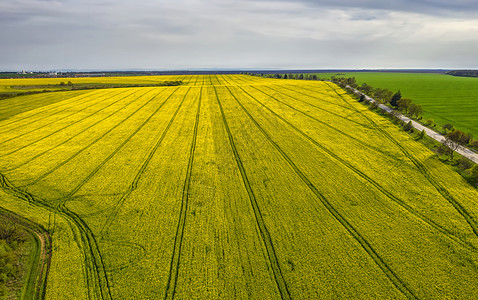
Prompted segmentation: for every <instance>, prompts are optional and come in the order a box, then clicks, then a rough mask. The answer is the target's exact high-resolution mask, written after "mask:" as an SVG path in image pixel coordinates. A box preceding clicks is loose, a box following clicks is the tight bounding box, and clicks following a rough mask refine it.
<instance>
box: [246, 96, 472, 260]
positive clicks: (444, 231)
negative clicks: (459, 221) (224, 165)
mask: <svg viewBox="0 0 478 300" xmlns="http://www.w3.org/2000/svg"><path fill="white" fill-rule="evenodd" d="M238 88H240V89H241V90H242V91H243V92H244V93H245V94H246V95H248V96H249V98H251V99H253V100H254V101H256V102H257V103H259V105H261V106H262V107H264V108H265V109H267V110H268V111H269V112H271V113H272V114H273V115H274V116H276V117H277V118H278V119H280V120H281V121H282V122H284V123H285V124H287V125H288V126H289V127H291V128H292V129H294V130H295V131H296V132H298V133H299V134H300V135H301V136H303V137H304V138H305V139H306V140H308V141H309V142H311V143H312V144H314V145H315V146H316V147H317V148H319V149H320V150H322V151H323V152H325V153H326V154H328V155H329V156H331V157H332V158H334V159H335V160H337V161H338V162H339V163H341V164H342V165H344V166H345V167H347V168H348V169H350V170H351V171H352V172H354V173H355V174H356V175H358V176H359V177H361V178H362V179H364V180H366V181H367V182H368V183H370V184H371V185H372V186H374V187H375V188H376V189H377V190H378V191H380V192H381V193H382V194H384V195H385V196H386V197H387V198H389V199H390V200H392V201H394V202H395V203H397V204H398V205H400V206H401V207H402V208H403V209H405V210H406V211H408V212H409V213H411V214H412V215H414V216H415V217H417V218H418V219H420V220H422V221H423V222H425V223H426V224H428V225H430V226H431V227H433V228H434V229H436V230H437V231H439V232H440V233H442V234H444V236H445V237H448V238H449V239H451V240H453V241H454V242H457V243H459V244H460V245H462V246H464V247H466V248H468V249H469V250H472V251H476V250H477V248H476V247H475V246H474V245H473V244H470V243H469V242H467V241H464V240H462V239H460V238H459V237H457V236H455V235H454V234H453V233H452V232H451V231H449V230H447V229H446V228H444V227H443V226H441V225H439V224H438V223H436V222H434V221H433V220H431V219H430V218H428V217H427V216H425V215H424V214H422V213H420V212H419V211H417V210H416V209H414V208H413V207H411V206H410V205H408V204H407V203H406V202H405V201H403V200H402V199H400V198H398V197H397V196H395V195H393V194H392V193H391V192H389V191H388V190H387V189H386V188H384V187H383V186H381V185H380V184H379V183H378V182H376V181H375V180H374V179H373V178H371V177H370V176H368V175H367V174H365V173H363V172H362V171H360V170H359V169H358V168H356V167H354V166H353V165H352V164H350V163H349V162H347V161H346V160H345V159H342V158H341V157H340V156H338V155H337V154H335V153H334V152H333V151H331V150H330V149H328V148H327V147H325V146H324V145H323V144H321V143H319V142H317V141H316V140H315V139H313V138H312V137H310V136H309V135H307V134H306V133H305V132H303V131H302V130H300V129H299V128H298V127H296V126H295V125H294V124H292V123H291V122H289V121H288V120H286V119H285V118H284V117H282V116H281V115H279V114H278V113H276V112H275V111H273V110H272V109H271V108H269V107H268V106H266V105H265V104H263V103H262V102H260V101H259V100H257V99H256V98H255V97H254V96H252V95H251V94H249V93H248V92H247V91H245V90H244V89H242V88H241V87H238Z"/></svg>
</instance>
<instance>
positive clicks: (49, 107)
mask: <svg viewBox="0 0 478 300" xmlns="http://www.w3.org/2000/svg"><path fill="white" fill-rule="evenodd" d="M99 93H100V92H96V93H95V92H93V93H91V94H99ZM87 94H88V93H85V94H82V95H78V96H73V97H70V98H66V99H64V100H61V101H58V102H54V103H51V104H48V105H45V106H40V107H37V108H36V109H35V110H40V111H37V112H35V113H33V114H30V115H28V116H25V117H24V118H31V117H33V116H36V115H39V114H41V113H45V112H48V111H50V110H54V109H57V108H61V107H63V106H66V105H69V104H71V103H72V102H73V103H74V102H76V101H80V100H83V99H84V98H87V97H88V96H89V95H87ZM49 96H50V95H48V96H45V97H44V98H48V97H49ZM75 98H76V99H75ZM41 99H43V97H42V98H41ZM72 99H73V100H72ZM67 100H72V102H68V103H65V102H64V101H67ZM35 101H37V99H33V100H32V101H31V102H35ZM28 103H30V102H28ZM56 104H58V105H56ZM19 105H20V104H19ZM30 112H32V111H25V113H30ZM24 118H21V119H14V120H10V122H5V121H6V119H4V120H2V121H1V122H2V123H3V124H2V126H11V125H12V124H15V123H18V122H20V121H23V120H24ZM40 119H41V118H40ZM36 121H38V120H35V122H36ZM30 124H31V123H28V124H23V125H21V126H26V125H30ZM12 129H15V128H10V129H7V130H5V131H2V132H0V133H4V132H7V131H10V130H12Z"/></svg>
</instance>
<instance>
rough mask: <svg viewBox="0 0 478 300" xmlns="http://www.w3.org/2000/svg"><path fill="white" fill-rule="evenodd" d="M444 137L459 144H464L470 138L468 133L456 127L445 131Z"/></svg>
mask: <svg viewBox="0 0 478 300" xmlns="http://www.w3.org/2000/svg"><path fill="white" fill-rule="evenodd" d="M445 137H446V138H448V139H450V140H452V141H453V142H455V143H458V144H459V145H466V144H468V143H469V142H470V139H471V137H470V135H469V134H466V133H465V132H463V131H461V130H458V129H457V130H454V131H452V132H449V133H447V134H446V136H445Z"/></svg>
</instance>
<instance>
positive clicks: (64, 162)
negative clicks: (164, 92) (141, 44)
mask: <svg viewBox="0 0 478 300" xmlns="http://www.w3.org/2000/svg"><path fill="white" fill-rule="evenodd" d="M178 89H179V87H177V88H176V89H175V90H174V91H173V92H172V93H175V92H176V91H177V90H178ZM154 98H155V97H153V98H151V99H150V100H149V101H148V102H146V103H145V104H143V105H142V106H140V107H139V108H138V109H136V110H135V111H134V112H132V113H131V114H130V115H129V116H127V117H126V118H124V119H123V120H121V121H120V122H119V123H117V124H116V125H115V126H113V127H112V128H110V129H108V130H107V131H106V132H104V133H103V134H102V135H101V136H99V137H98V138H96V139H95V140H94V141H93V142H91V143H89V144H88V145H86V146H85V147H83V148H81V149H80V150H78V151H77V152H76V153H75V154H73V155H72V156H70V157H69V158H68V159H66V160H64V161H63V162H61V163H59V164H57V165H56V166H55V167H53V168H52V169H50V170H49V171H47V172H45V173H43V174H42V175H40V176H39V177H37V178H36V179H35V180H33V181H32V182H30V183H28V184H25V185H23V186H22V187H25V186H31V185H33V184H36V183H38V182H39V181H40V180H42V179H43V178H45V177H47V176H48V175H50V174H51V173H53V172H54V171H56V170H57V169H58V168H60V167H61V166H63V165H65V164H66V163H68V162H69V161H71V160H72V159H73V158H75V157H76V156H78V155H79V154H81V153H82V152H83V151H85V150H86V149H88V148H89V147H90V146H92V145H93V144H95V143H97V142H98V141H100V140H101V139H102V138H104V137H105V136H106V135H107V134H109V133H110V132H111V131H113V130H114V129H116V128H117V127H118V126H120V125H121V124H123V123H124V122H126V121H127V120H129V118H131V117H132V116H133V115H135V114H136V113H137V112H139V111H140V110H141V109H142V108H144V107H145V106H146V105H147V104H149V103H150V102H151V101H152V100H153V99H154Z"/></svg>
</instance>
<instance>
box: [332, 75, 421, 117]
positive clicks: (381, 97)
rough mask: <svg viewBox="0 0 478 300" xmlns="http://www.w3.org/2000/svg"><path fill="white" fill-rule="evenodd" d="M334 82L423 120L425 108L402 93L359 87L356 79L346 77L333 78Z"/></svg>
mask: <svg viewBox="0 0 478 300" xmlns="http://www.w3.org/2000/svg"><path fill="white" fill-rule="evenodd" d="M332 81H333V82H335V83H337V84H339V85H340V86H342V87H345V86H350V87H352V88H354V89H357V90H359V91H360V92H362V93H364V94H366V95H369V96H371V97H372V98H374V99H375V100H377V101H379V102H381V103H383V104H389V105H390V106H391V107H393V108H394V109H396V110H398V111H400V112H402V113H404V114H407V115H409V116H410V117H412V118H413V117H415V118H417V119H419V118H421V115H422V114H423V108H422V106H421V105H419V104H415V103H413V102H412V99H410V98H402V93H401V92H400V90H399V91H397V92H396V93H393V92H392V91H391V90H389V89H383V88H374V87H373V86H371V85H369V84H367V83H363V84H362V85H358V84H357V81H356V79H355V77H350V78H344V77H335V76H332Z"/></svg>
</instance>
